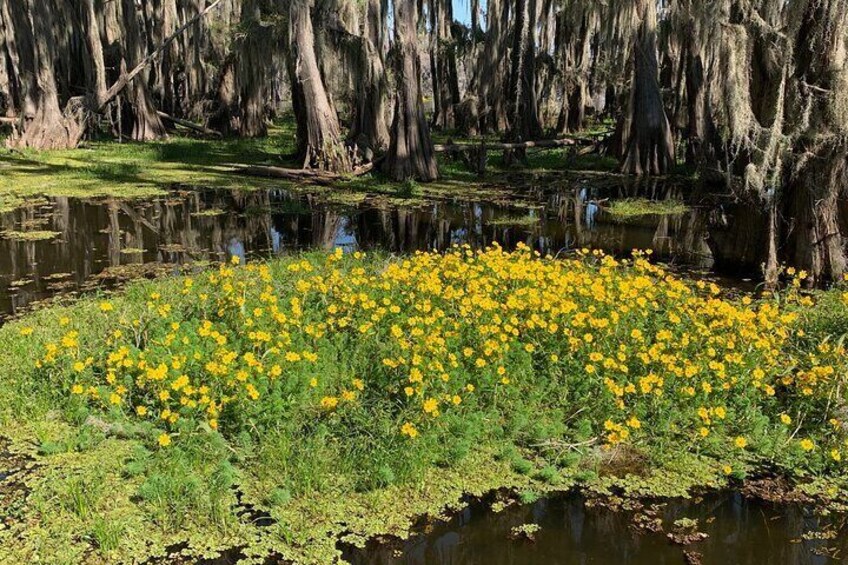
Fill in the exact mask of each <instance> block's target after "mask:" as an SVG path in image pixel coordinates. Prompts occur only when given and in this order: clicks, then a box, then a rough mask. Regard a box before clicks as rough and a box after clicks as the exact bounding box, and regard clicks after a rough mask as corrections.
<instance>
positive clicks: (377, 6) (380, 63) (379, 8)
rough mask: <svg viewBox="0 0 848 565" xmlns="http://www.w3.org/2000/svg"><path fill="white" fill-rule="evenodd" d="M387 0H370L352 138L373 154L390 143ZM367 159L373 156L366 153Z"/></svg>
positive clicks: (363, 40)
mask: <svg viewBox="0 0 848 565" xmlns="http://www.w3.org/2000/svg"><path fill="white" fill-rule="evenodd" d="M387 8H388V6H387V4H386V0H367V5H366V13H365V26H364V33H363V37H362V55H361V56H362V61H363V69H362V72H361V77H360V81H359V84H358V86H357V91H356V107H355V108H354V118H353V125H352V127H351V134H350V137H351V139H352V140H353V141H354V142H355V143H356V144H357V145H358V146H360V149H364V150H365V151H366V152H368V151H370V153H371V157H372V158H373V155H374V154H376V153H378V152H380V151H383V150H385V148H386V147H387V146H388V144H389V126H388V124H387V122H386V98H387V95H388V92H387V91H388V87H387V84H386V81H387V79H386V69H385V61H384V58H383V53H384V52H385V40H386V37H385V35H386V34H385V21H386V13H387V11H388V10H387ZM366 160H370V159H368V158H367V156H366Z"/></svg>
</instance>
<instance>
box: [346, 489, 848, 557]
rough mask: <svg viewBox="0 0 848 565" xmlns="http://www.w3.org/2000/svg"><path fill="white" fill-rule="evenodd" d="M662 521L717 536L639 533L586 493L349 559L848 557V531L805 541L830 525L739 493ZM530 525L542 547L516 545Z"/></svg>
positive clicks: (476, 510)
mask: <svg viewBox="0 0 848 565" xmlns="http://www.w3.org/2000/svg"><path fill="white" fill-rule="evenodd" d="M659 516H660V517H661V518H662V519H663V524H664V525H665V529H666V531H668V530H669V529H671V528H672V527H673V526H672V525H673V522H674V521H675V520H678V519H680V518H684V517H686V518H691V519H696V520H698V530H699V531H702V532H705V533H707V534H708V536H709V537H708V538H707V539H705V540H704V541H700V542H697V543H694V544H691V545H690V546H688V547H685V548H684V547H682V546H679V545H675V544H673V543H671V542H670V541H669V540H668V539H667V538H666V537H665V534H664V533H662V532H657V533H639V532H637V531H636V530H635V529H634V527H633V513H631V512H624V511H621V512H614V511H610V510H608V509H605V508H591V507H587V506H586V504H585V500H584V499H583V498H582V497H580V496H577V495H568V496H561V497H556V498H550V499H542V500H540V501H538V502H536V503H535V504H532V505H529V506H517V507H511V508H508V509H507V510H505V511H502V512H498V513H495V512H492V511H491V510H489V507H488V505H486V504H482V503H477V504H473V505H472V506H470V507H469V508H467V509H466V510H464V511H463V512H462V513H460V514H459V515H458V516H456V517H455V518H453V519H452V520H451V521H450V522H449V523H447V524H442V525H437V526H435V527H434V528H432V530H431V531H430V532H429V533H427V534H425V535H420V536H417V537H414V538H412V539H410V540H409V541H407V542H401V543H400V544H394V545H392V544H388V545H377V544H374V543H372V544H370V546H369V547H368V548H366V549H365V550H358V549H354V548H346V550H345V558H346V559H347V560H348V561H350V562H351V563H352V564H353V565H401V564H403V565H426V564H433V563H438V564H440V565H478V564H479V565H525V564H527V565H529V564H537V563H538V564H545V565H566V564H568V565H572V564H574V565H577V564H580V565H582V564H586V563H601V564H606V563H615V564H631V565H664V564H669V565H671V564H673V565H680V564H681V563H687V562H690V563H691V562H693V561H687V559H686V556H685V555H684V550H687V551H690V552H697V553H699V554H700V555H701V561H700V563H703V564H704V565H710V564H715V565H726V564H728V563H732V564H734V565H762V564H766V563H775V564H777V563H781V564H783V563H786V564H790V563H791V564H794V565H824V564H826V563H836V562H839V561H838V559H836V560H833V559H829V558H828V557H827V556H828V555H830V556H834V555H838V556H842V555H845V552H846V551H848V535H846V532H845V531H844V529H843V530H842V532H841V535H840V534H839V533H836V534H835V538H834V539H830V540H815V541H805V540H804V539H803V538H804V536H805V534H808V533H810V532H816V531H820V530H821V529H822V528H824V531H829V528H830V524H829V523H825V522H820V520H819V519H818V518H816V517H814V516H813V515H812V514H811V513H810V512H809V511H808V510H806V509H805V508H803V507H800V506H774V505H770V504H768V503H764V502H759V501H753V500H748V499H746V498H744V497H742V496H741V495H740V494H738V493H714V494H711V495H709V496H707V497H705V498H703V499H699V500H690V501H674V502H671V503H668V504H667V505H665V506H664V507H662V508H661V509H660V511H659ZM528 523H532V524H537V525H539V526H541V530H540V531H539V532H538V533H536V534H535V541H534V542H529V541H526V540H517V541H514V540H510V537H511V536H510V532H511V529H512V528H513V527H515V526H519V525H521V524H528Z"/></svg>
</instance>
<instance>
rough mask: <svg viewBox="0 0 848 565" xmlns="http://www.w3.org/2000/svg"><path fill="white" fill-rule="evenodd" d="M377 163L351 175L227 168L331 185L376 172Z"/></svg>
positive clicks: (357, 168)
mask: <svg viewBox="0 0 848 565" xmlns="http://www.w3.org/2000/svg"><path fill="white" fill-rule="evenodd" d="M376 164H377V162H375V161H372V162H370V163H366V164H365V165H361V166H359V167H356V168H354V169H353V171H351V172H350V173H344V174H343V173H331V172H327V171H315V170H312V169H287V168H285V167H269V166H266V165H244V164H239V163H230V164H228V165H227V166H228V167H232V168H233V169H234V170H233V172H234V173H238V174H242V175H247V176H251V177H264V178H274V179H284V180H292V181H310V182H313V183H315V184H331V183H334V182H338V181H343V180H346V179H348V178H351V177H358V176H362V175H364V174H366V173H370V172H371V171H373V170H374V167H375V166H376Z"/></svg>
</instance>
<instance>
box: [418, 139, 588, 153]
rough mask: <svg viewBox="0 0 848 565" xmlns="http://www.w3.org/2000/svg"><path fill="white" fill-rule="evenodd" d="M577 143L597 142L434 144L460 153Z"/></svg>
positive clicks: (584, 140) (550, 146) (571, 140)
mask: <svg viewBox="0 0 848 565" xmlns="http://www.w3.org/2000/svg"><path fill="white" fill-rule="evenodd" d="M575 145H586V146H593V145H595V142H594V141H592V140H590V139H585V138H580V137H565V138H560V139H540V140H538V141H517V142H514V143H488V142H487V143H482V144H481V143H445V144H437V145H434V146H433V147H434V149H435V151H436V153H459V152H462V151H479V150H480V149H481V148H482V149H485V150H486V151H506V150H510V149H529V148H531V147H536V148H539V149H552V148H557V147H573V146H575Z"/></svg>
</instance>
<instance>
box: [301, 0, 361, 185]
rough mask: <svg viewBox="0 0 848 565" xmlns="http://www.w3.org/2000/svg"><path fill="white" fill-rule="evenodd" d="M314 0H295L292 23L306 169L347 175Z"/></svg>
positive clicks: (347, 164)
mask: <svg viewBox="0 0 848 565" xmlns="http://www.w3.org/2000/svg"><path fill="white" fill-rule="evenodd" d="M310 8H311V1H310V0H291V4H290V8H289V9H290V13H289V23H290V26H291V28H290V40H291V42H292V44H291V51H292V55H291V56H292V61H293V67H294V68H293V74H294V81H293V82H292V93H293V96H292V98H293V103H294V110H295V114H296V115H297V122H298V144H299V146H300V150H301V158H302V159H303V166H304V168H315V169H319V170H322V171H332V172H337V173H340V172H347V171H350V170H352V168H353V167H352V164H351V160H350V156H349V154H348V151H347V148H346V147H345V146H344V143H343V141H342V137H341V128H340V127H339V120H338V116H337V115H336V111H335V108H333V105H332V102H331V101H330V97H329V96H328V95H327V91H326V89H325V88H324V81H323V77H322V76H321V71H320V69H319V67H318V60H317V58H316V56H315V34H314V32H313V28H312V16H311V14H310Z"/></svg>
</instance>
